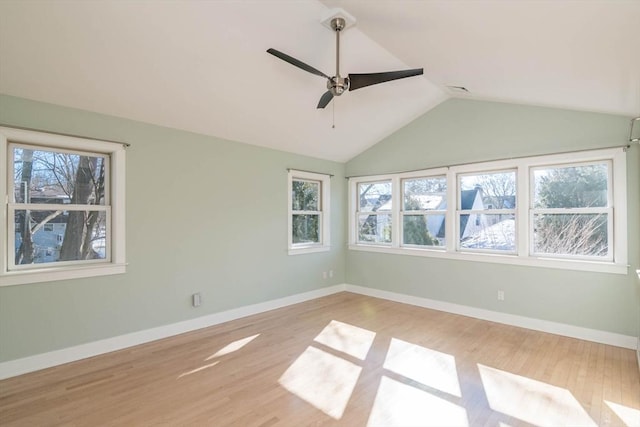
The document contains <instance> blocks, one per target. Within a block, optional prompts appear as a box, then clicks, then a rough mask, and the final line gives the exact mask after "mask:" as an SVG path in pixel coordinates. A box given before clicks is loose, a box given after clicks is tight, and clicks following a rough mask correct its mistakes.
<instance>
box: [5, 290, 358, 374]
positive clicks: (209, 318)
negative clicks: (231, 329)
mask: <svg viewBox="0 0 640 427" xmlns="http://www.w3.org/2000/svg"><path fill="white" fill-rule="evenodd" d="M344 289H345V285H335V286H330V287H327V288H322V289H317V290H314V291H309V292H304V293H301V294H295V295H291V296H288V297H284V298H278V299H275V300H271V301H266V302H262V303H258V304H252V305H247V306H244V307H239V308H235V309H232V310H227V311H223V312H220V313H214V314H209V315H206V316H202V317H197V318H195V319H190V320H184V321H182V322H178V323H172V324H170V325H164V326H158V327H156V328H151V329H146V330H143V331H138V332H132V333H130V334H125V335H119V336H116V337H112V338H106V339H103V340H99V341H93V342H90V343H86V344H80V345H76V346H73V347H68V348H63V349H61V350H55V351H50V352H47V353H42V354H36V355H35V356H29V357H24V358H21V359H15V360H10V361H8V362H3V363H0V379H5V378H10V377H15V376H17V375H22V374H26V373H28V372H33V371H38V370H40V369H45V368H50V367H52V366H57V365H62V364H64V363H69V362H74V361H76V360H80V359H86V358H87V357H92V356H97V355H99V354H104V353H109V352H111V351H116V350H121V349H123V348H127V347H132V346H134V345H139V344H144V343H147V342H150V341H155V340H159V339H162V338H167V337H171V336H173V335H178V334H182V333H185V332H190V331H194V330H196V329H201V328H206V327H208V326H213V325H217V324H220V323H224V322H228V321H230V320H235V319H239V318H241V317H246V316H251V315H253V314H259V313H263V312H265V311H269V310H275V309H277V308H282V307H286V306H288V305H292V304H297V303H300V302H304V301H309V300H312V299H316V298H320V297H323V296H327V295H331V294H335V293H337V292H342V291H344Z"/></svg>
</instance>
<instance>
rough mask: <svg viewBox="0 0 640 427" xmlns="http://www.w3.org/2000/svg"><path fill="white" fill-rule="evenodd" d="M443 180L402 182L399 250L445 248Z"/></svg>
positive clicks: (443, 177)
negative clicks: (404, 248)
mask: <svg viewBox="0 0 640 427" xmlns="http://www.w3.org/2000/svg"><path fill="white" fill-rule="evenodd" d="M446 209H447V178H446V176H433V177H416V178H405V179H403V180H402V246H406V247H417V248H425V247H431V248H441V249H442V248H444V246H445V243H446V239H445V230H446V222H445V217H446V213H447V211H446Z"/></svg>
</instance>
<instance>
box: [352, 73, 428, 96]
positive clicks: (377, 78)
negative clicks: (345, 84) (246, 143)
mask: <svg viewBox="0 0 640 427" xmlns="http://www.w3.org/2000/svg"><path fill="white" fill-rule="evenodd" d="M422 73H423V69H422V68H414V69H412V70H402V71H389V72H386V73H366V74H349V90H350V91H352V90H356V89H360V88H363V87H367V86H371V85H377V84H378V83H384V82H389V81H391V80H398V79H404V78H406V77H413V76H419V75H421V74H422Z"/></svg>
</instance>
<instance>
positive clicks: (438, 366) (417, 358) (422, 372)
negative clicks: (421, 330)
mask: <svg viewBox="0 0 640 427" xmlns="http://www.w3.org/2000/svg"><path fill="white" fill-rule="evenodd" d="M384 368H385V369H388V370H389V371H391V372H394V373H396V374H399V375H402V376H404V377H407V378H409V379H412V380H414V381H417V382H419V383H422V384H424V385H426V386H429V387H432V388H435V389H437V390H440V391H442V392H445V393H449V394H451V395H453V396H457V397H461V396H462V393H461V392H460V383H459V382H458V372H457V370H456V360H455V358H454V357H453V356H452V355H450V354H446V353H441V352H439V351H436V350H431V349H429V348H426V347H422V346H419V345H416V344H411V343H408V342H406V341H402V340H399V339H397V338H392V339H391V344H390V345H389V351H388V353H387V357H386V359H385V361H384Z"/></svg>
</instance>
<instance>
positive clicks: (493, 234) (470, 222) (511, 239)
mask: <svg viewBox="0 0 640 427" xmlns="http://www.w3.org/2000/svg"><path fill="white" fill-rule="evenodd" d="M457 199H458V200H457V210H456V217H457V221H456V224H457V225H458V249H459V250H461V251H465V250H466V251H485V252H498V253H515V251H516V229H517V228H516V215H515V211H516V210H515V208H516V171H515V170H503V171H491V172H481V173H466V174H461V175H458V198H457Z"/></svg>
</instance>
